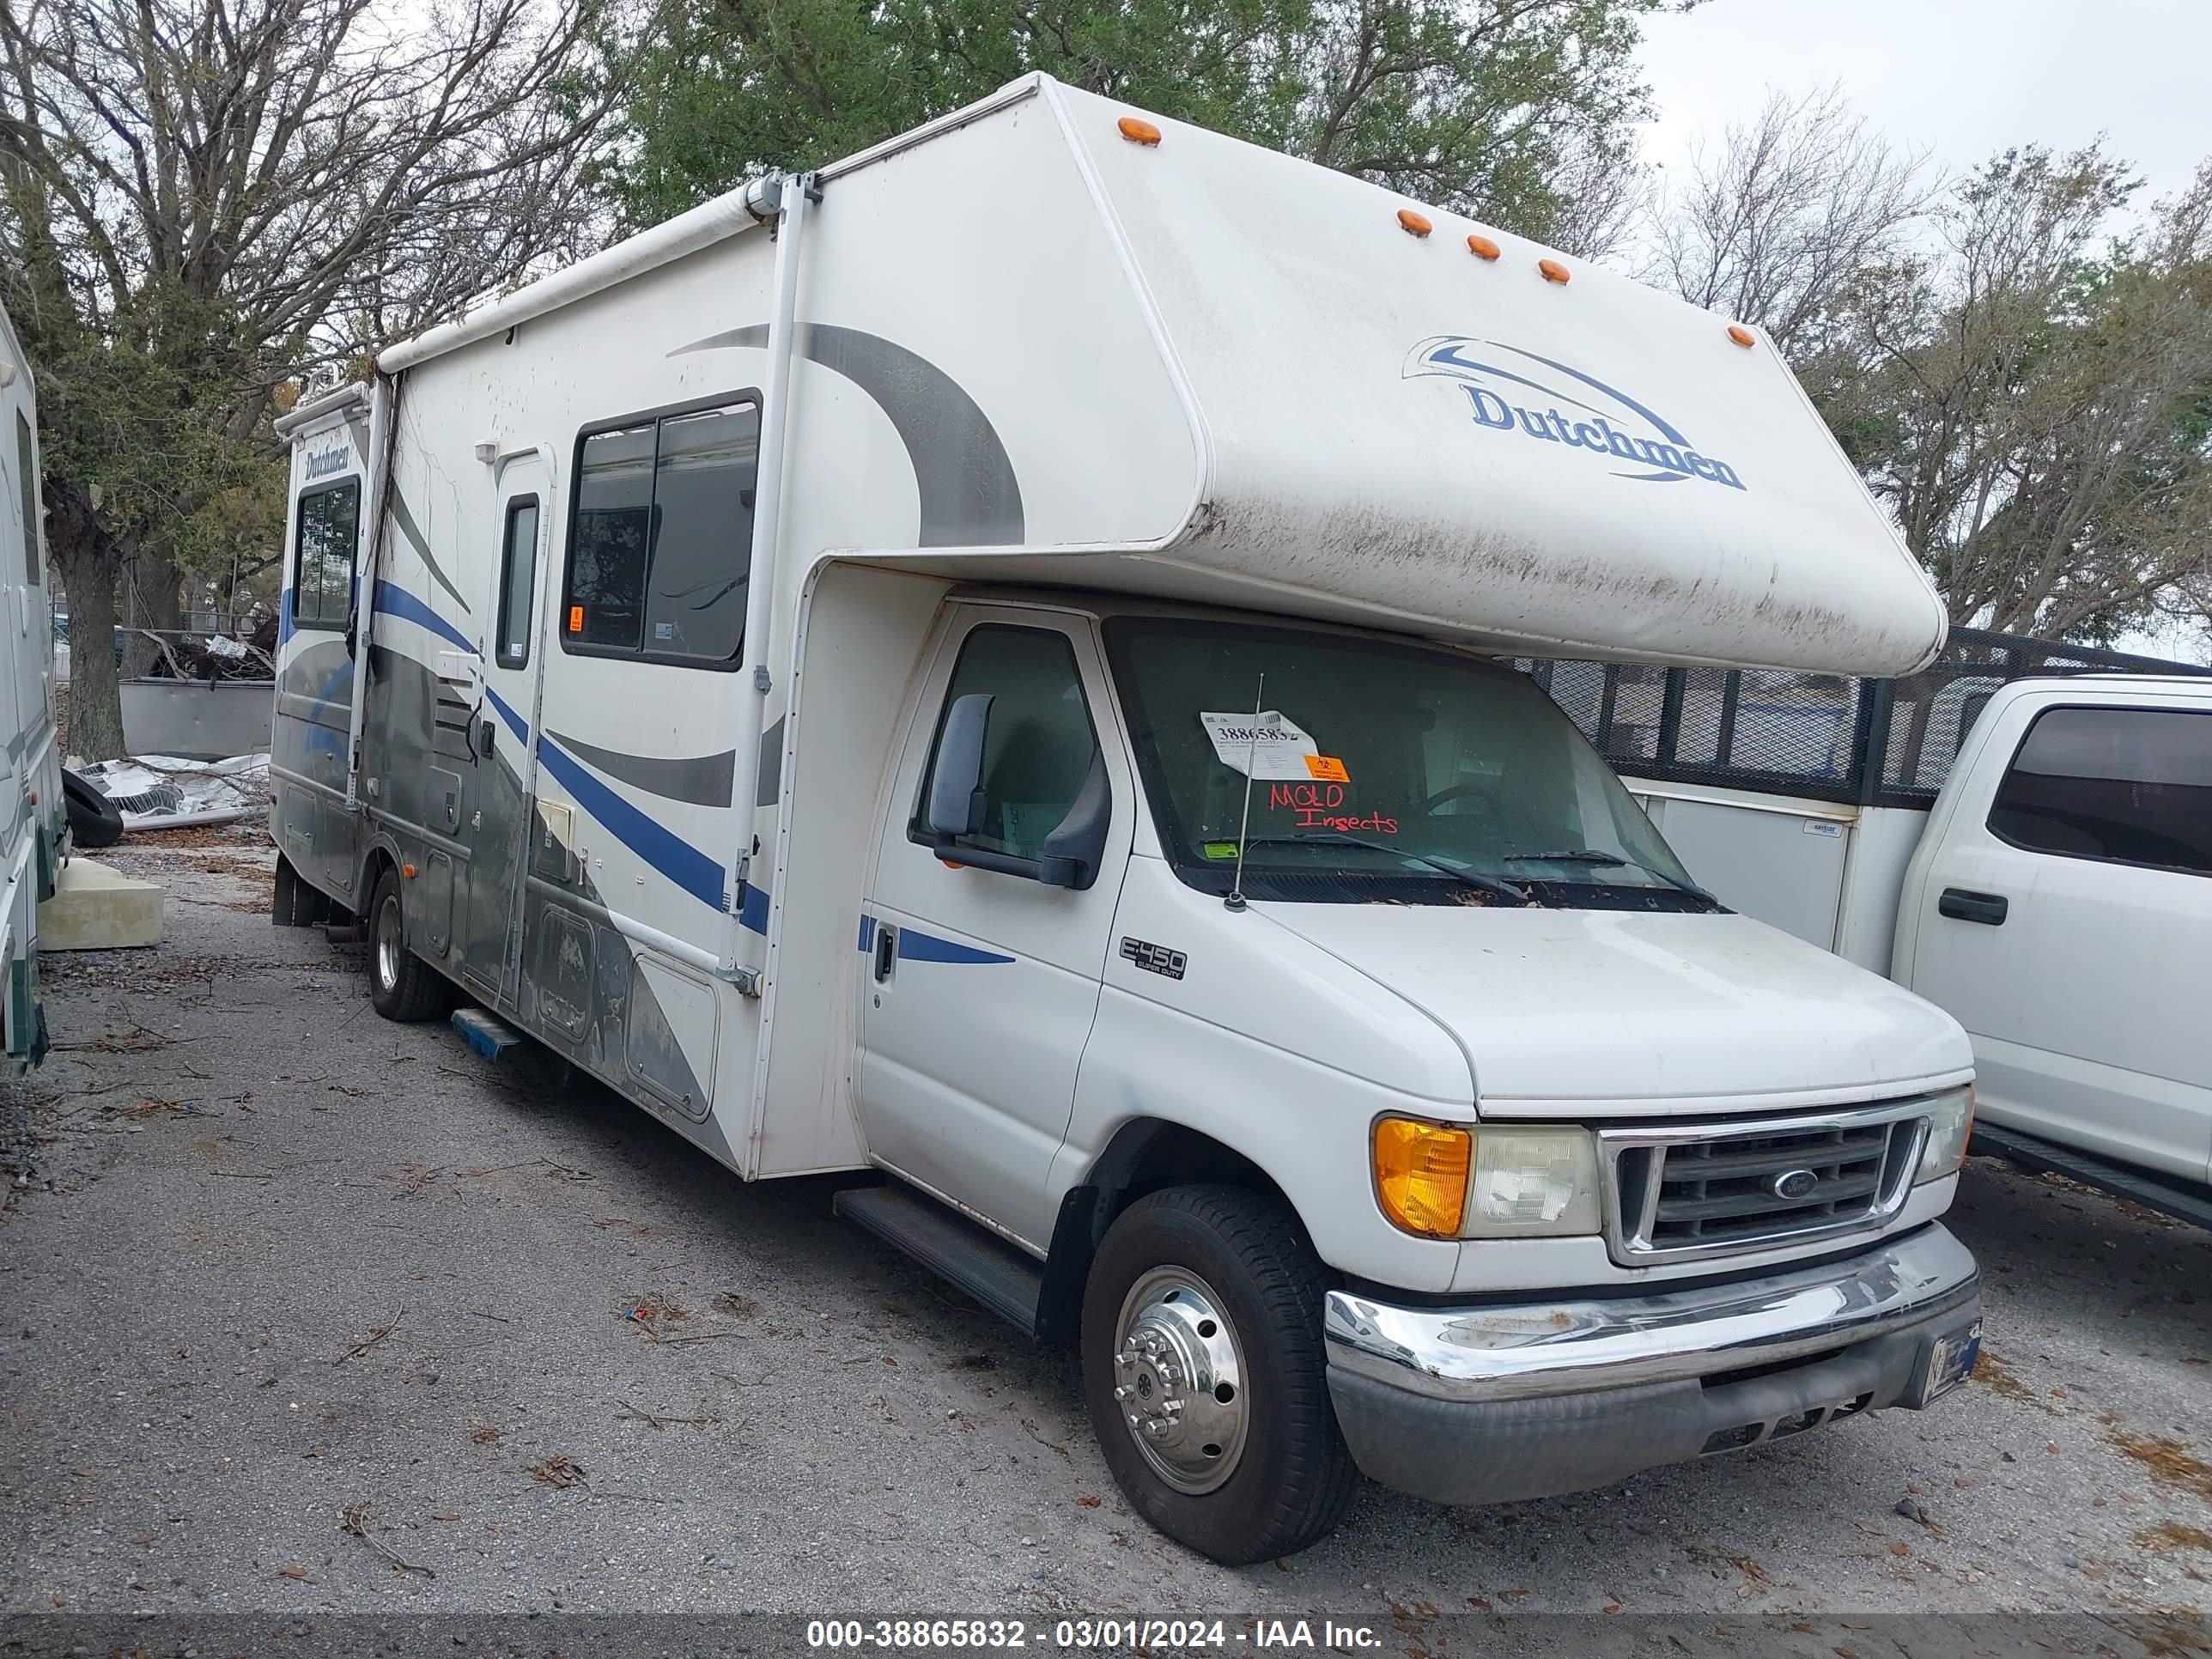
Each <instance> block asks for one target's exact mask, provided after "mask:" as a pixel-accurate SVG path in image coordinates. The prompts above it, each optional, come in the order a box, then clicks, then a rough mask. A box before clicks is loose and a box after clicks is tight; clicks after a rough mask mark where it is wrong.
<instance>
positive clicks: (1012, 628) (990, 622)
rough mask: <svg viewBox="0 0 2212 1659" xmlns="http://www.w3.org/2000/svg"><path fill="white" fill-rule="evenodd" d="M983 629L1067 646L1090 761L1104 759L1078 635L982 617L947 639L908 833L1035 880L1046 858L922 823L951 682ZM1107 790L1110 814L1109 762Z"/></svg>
mask: <svg viewBox="0 0 2212 1659" xmlns="http://www.w3.org/2000/svg"><path fill="white" fill-rule="evenodd" d="M985 632H997V633H1007V634H1045V635H1050V636H1051V637H1052V638H1054V639H1056V640H1058V641H1060V643H1061V644H1062V645H1063V646H1065V647H1066V649H1067V659H1068V665H1069V666H1071V667H1072V668H1073V669H1074V670H1075V690H1076V694H1077V695H1078V696H1080V697H1081V698H1082V699H1083V718H1084V720H1085V721H1086V722H1088V723H1089V725H1090V727H1091V758H1092V763H1093V764H1094V765H1096V764H1097V763H1100V762H1102V761H1103V759H1104V758H1105V754H1106V742H1105V739H1104V738H1103V737H1102V736H1100V734H1099V730H1098V712H1097V708H1096V707H1095V706H1094V705H1093V704H1092V702H1091V688H1090V687H1089V686H1088V685H1086V684H1084V679H1083V655H1082V653H1080V652H1079V651H1078V650H1077V649H1076V648H1075V642H1076V636H1075V635H1074V634H1073V632H1071V631H1070V630H1069V629H1066V628H1054V627H1050V626H1048V625H1044V624H1041V623H1033V622H1012V621H1007V620H1004V619H1002V618H1000V617H994V616H987V617H978V618H977V619H976V620H975V621H974V622H972V623H969V625H968V626H967V628H966V629H964V630H963V631H962V632H961V634H960V635H959V637H958V638H957V640H955V641H949V643H951V646H952V663H951V666H950V667H949V668H947V669H946V670H945V683H944V684H943V685H941V686H939V688H938V694H937V714H936V717H935V719H934V720H933V721H932V723H931V726H930V732H929V747H928V748H927V750H925V751H924V752H923V755H922V761H921V776H920V777H919V778H917V779H916V780H915V794H914V809H913V811H910V812H909V813H908V815H907V820H906V838H907V839H908V841H909V842H913V843H914V844H915V846H917V847H919V848H922V849H923V850H924V851H925V852H927V853H928V854H930V855H931V856H932V857H938V856H940V854H939V848H945V847H950V848H953V849H955V850H956V851H958V852H963V853H966V854H969V859H968V860H965V861H966V862H968V863H970V864H972V865H973V866H974V867H975V868H976V869H978V870H992V871H995V872H998V873H1000V874H1001V875H1012V876H1022V877H1025V878H1029V879H1031V880H1035V879H1036V878H1037V877H1038V873H1039V872H1041V871H1042V869H1043V868H1044V860H1042V859H1034V858H1030V857H1028V856H1026V855H1025V854H1020V853H1002V852H1000V851H999V850H998V849H997V848H993V847H969V846H966V845H964V844H963V843H962V842H958V841H955V840H946V841H940V840H939V838H938V837H937V836H933V835H932V834H930V833H929V830H928V828H927V826H926V825H925V824H924V823H923V822H922V816H921V815H922V811H923V809H924V807H925V806H926V805H927V803H928V800H929V785H930V781H931V779H933V777H935V776H936V775H937V751H938V750H939V747H941V746H942V745H943V744H944V742H945V721H946V720H949V719H951V714H952V702H953V699H952V686H953V682H954V681H955V680H956V679H957V678H958V677H959V673H960V659H961V658H962V657H963V656H965V655H966V654H967V651H968V645H969V641H971V640H973V639H974V638H975V636H976V635H978V634H981V633H985ZM994 695H995V694H994ZM1106 789H1107V799H1108V802H1109V813H1110V810H1111V802H1112V799H1113V790H1114V776H1113V770H1112V769H1111V768H1110V767H1109V768H1108V770H1107V775H1106ZM1074 810H1075V809H1074V806H1073V804H1071V805H1070V806H1069V808H1068V811H1067V813H1063V814H1062V815H1061V817H1060V823H1066V822H1067V817H1068V815H1069V814H1072V813H1073V811H1074ZM1059 828H1060V825H1059V824H1054V826H1053V829H1054V830H1055V831H1057V830H1058V829H1059Z"/></svg>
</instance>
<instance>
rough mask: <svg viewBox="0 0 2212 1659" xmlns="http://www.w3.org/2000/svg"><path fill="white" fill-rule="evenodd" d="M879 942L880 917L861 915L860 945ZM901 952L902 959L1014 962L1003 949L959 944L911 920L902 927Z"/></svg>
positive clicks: (985, 962)
mask: <svg viewBox="0 0 2212 1659" xmlns="http://www.w3.org/2000/svg"><path fill="white" fill-rule="evenodd" d="M875 942H876V919H875V918H874V917H873V916H870V915H863V916H862V917H861V918H860V948H861V949H862V950H863V951H866V950H867V949H868V948H869V947H870V946H872V945H874V944H875ZM898 954H899V960H900V961H901V962H951V963H961V964H963V965H964V966H970V967H973V966H979V965H982V966H987V965H990V964H994V963H1008V962H1012V960H1013V958H1012V957H1010V956H1007V955H1006V953H1005V952H1004V951H979V950H977V949H976V948H975V946H974V945H957V944H955V943H954V942H953V941H952V940H951V939H939V937H938V936H937V935H936V934H934V933H923V932H922V931H921V929H920V928H919V927H915V926H914V924H913V923H911V922H908V924H906V925H905V926H904V927H901V928H900V929H899V930H898Z"/></svg>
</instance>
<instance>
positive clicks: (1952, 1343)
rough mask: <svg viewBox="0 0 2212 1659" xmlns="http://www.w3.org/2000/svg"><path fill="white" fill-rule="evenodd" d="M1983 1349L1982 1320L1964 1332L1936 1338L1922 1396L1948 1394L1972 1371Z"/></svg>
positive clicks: (1928, 1397) (1929, 1396)
mask: <svg viewBox="0 0 2212 1659" xmlns="http://www.w3.org/2000/svg"><path fill="white" fill-rule="evenodd" d="M1981 1351H1982V1323H1981V1321H1979V1320H1976V1321H1975V1322H1973V1323H1972V1325H1969V1326H1968V1327H1966V1329H1965V1330H1962V1331H1953V1332H1951V1333H1949V1334H1948V1335H1944V1336H1939V1337H1937V1338H1936V1344H1935V1346H1934V1347H1933V1348H1932V1349H1930V1350H1929V1355H1928V1370H1927V1373H1926V1375H1925V1376H1923V1379H1922V1383H1921V1390H1920V1397H1921V1399H1923V1401H1925V1400H1933V1399H1935V1398H1936V1396H1937V1395H1944V1394H1948V1393H1949V1392H1950V1391H1951V1390H1952V1389H1955V1388H1957V1387H1958V1386H1959V1384H1960V1383H1963V1382H1965V1381H1966V1378H1967V1377H1968V1376H1970V1375H1972V1372H1973V1369H1974V1360H1975V1358H1977V1356H1978V1355H1979V1354H1980V1353H1981Z"/></svg>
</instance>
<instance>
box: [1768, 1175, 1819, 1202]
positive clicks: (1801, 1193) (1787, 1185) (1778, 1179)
mask: <svg viewBox="0 0 2212 1659" xmlns="http://www.w3.org/2000/svg"><path fill="white" fill-rule="evenodd" d="M1819 1185H1820V1176H1817V1175H1815V1174H1814V1173H1813V1171H1812V1170H1784V1172H1783V1173H1782V1174H1780V1175H1778V1176H1775V1177H1774V1184H1773V1190H1774V1195H1775V1197H1777V1198H1809V1197H1811V1196H1812V1193H1813V1189H1814V1188H1815V1187H1817V1186H1819Z"/></svg>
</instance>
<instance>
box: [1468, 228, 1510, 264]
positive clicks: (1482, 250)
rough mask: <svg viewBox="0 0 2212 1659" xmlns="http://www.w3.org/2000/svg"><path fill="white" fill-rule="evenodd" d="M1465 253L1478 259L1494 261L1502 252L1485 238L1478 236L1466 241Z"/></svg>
mask: <svg viewBox="0 0 2212 1659" xmlns="http://www.w3.org/2000/svg"><path fill="white" fill-rule="evenodd" d="M1467 251H1468V252H1469V253H1472V254H1473V255H1474V257H1475V258H1478V259H1495V258H1497V257H1498V254H1499V253H1500V252H1503V251H1504V250H1502V249H1501V248H1499V246H1498V244H1497V243H1495V242H1493V241H1492V240H1490V238H1488V237H1487V236H1483V235H1479V234H1478V235H1474V236H1470V237H1468V239H1467Z"/></svg>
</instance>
